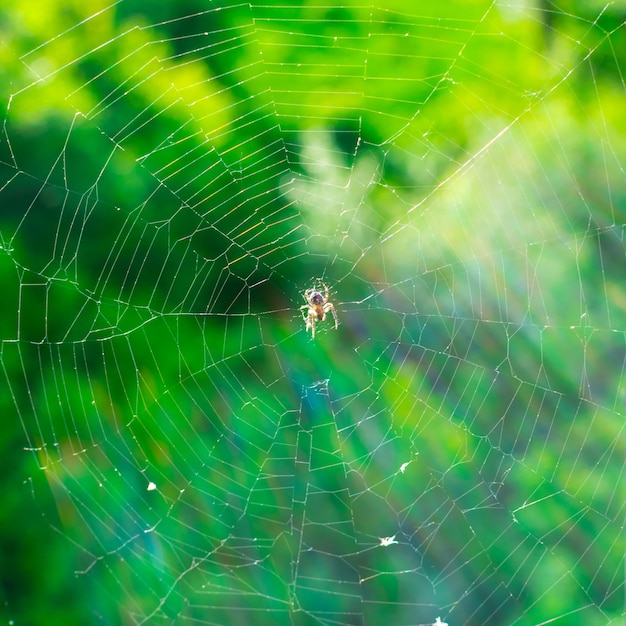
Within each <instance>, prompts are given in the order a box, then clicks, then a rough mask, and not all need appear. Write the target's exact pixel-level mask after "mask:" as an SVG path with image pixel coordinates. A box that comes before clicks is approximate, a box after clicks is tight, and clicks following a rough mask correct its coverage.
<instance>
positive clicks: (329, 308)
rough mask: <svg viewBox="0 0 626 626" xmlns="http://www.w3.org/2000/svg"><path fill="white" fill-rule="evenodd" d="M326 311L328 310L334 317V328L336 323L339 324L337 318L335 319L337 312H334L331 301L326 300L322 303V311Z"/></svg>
mask: <svg viewBox="0 0 626 626" xmlns="http://www.w3.org/2000/svg"><path fill="white" fill-rule="evenodd" d="M328 311H330V312H331V313H332V314H333V317H334V318H335V328H337V325H338V324H339V320H338V319H337V313H335V307H334V306H333V303H332V302H327V303H326V304H325V305H324V313H328Z"/></svg>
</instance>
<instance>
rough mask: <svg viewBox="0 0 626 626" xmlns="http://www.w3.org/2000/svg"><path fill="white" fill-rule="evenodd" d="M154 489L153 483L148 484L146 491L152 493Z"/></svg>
mask: <svg viewBox="0 0 626 626" xmlns="http://www.w3.org/2000/svg"><path fill="white" fill-rule="evenodd" d="M155 489H156V485H155V484H154V483H153V482H149V483H148V491H154V490H155Z"/></svg>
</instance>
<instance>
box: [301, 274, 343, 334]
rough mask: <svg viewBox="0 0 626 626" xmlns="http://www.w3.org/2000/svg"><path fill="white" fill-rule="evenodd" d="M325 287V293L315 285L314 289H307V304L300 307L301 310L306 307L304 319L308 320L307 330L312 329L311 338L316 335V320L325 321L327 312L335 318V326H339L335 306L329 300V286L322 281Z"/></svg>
mask: <svg viewBox="0 0 626 626" xmlns="http://www.w3.org/2000/svg"><path fill="white" fill-rule="evenodd" d="M322 287H324V295H322V294H321V292H319V291H318V290H317V289H316V288H315V287H313V289H307V290H306V291H305V292H304V299H305V300H306V301H307V304H304V305H302V306H301V307H300V310H302V309H306V314H304V321H305V322H306V331H307V332H308V330H309V328H310V329H311V339H313V338H314V337H315V322H323V321H324V320H325V319H326V313H328V311H330V312H331V313H332V314H333V317H334V318H335V328H337V324H338V320H337V314H336V313H335V307H334V306H333V303H332V302H329V301H328V287H327V286H326V285H325V284H324V283H322Z"/></svg>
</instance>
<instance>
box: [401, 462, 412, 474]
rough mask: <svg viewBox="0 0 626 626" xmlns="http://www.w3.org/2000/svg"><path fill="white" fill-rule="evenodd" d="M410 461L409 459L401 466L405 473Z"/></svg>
mask: <svg viewBox="0 0 626 626" xmlns="http://www.w3.org/2000/svg"><path fill="white" fill-rule="evenodd" d="M409 463H410V461H407V462H406V463H403V464H402V465H401V466H400V472H402V473H403V474H404V470H406V468H407V467H408V466H409Z"/></svg>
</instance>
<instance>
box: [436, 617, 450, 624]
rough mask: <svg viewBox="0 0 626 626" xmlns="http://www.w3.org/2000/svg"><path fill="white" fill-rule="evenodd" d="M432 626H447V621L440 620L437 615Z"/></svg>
mask: <svg viewBox="0 0 626 626" xmlns="http://www.w3.org/2000/svg"><path fill="white" fill-rule="evenodd" d="M433 626H448V623H447V622H442V621H441V619H440V618H439V617H437V619H436V620H435V623H434V624H433Z"/></svg>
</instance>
